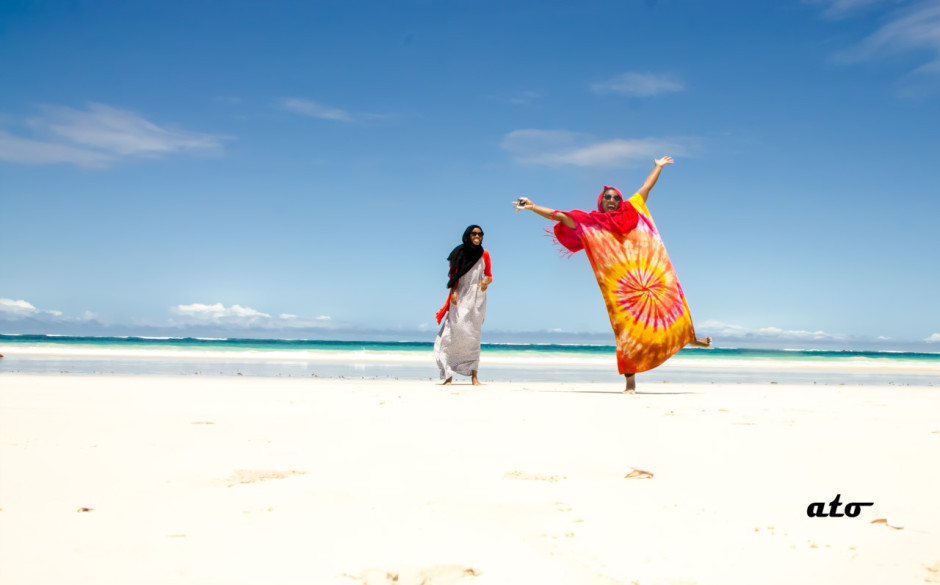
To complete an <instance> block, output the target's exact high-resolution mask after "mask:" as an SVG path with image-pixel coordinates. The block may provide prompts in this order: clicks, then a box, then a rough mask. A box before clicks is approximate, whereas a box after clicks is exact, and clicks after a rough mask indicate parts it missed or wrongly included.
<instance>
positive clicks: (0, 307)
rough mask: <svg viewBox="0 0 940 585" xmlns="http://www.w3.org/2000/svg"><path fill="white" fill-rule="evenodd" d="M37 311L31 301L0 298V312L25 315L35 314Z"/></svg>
mask: <svg viewBox="0 0 940 585" xmlns="http://www.w3.org/2000/svg"><path fill="white" fill-rule="evenodd" d="M38 312H39V309H37V308H36V307H34V306H33V304H32V303H28V302H26V301H23V300H20V301H14V300H13V299H4V298H0V313H5V314H7V315H15V316H19V317H27V316H29V315H35V314H36V313H38Z"/></svg>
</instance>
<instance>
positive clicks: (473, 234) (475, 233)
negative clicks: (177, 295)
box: [470, 232, 483, 238]
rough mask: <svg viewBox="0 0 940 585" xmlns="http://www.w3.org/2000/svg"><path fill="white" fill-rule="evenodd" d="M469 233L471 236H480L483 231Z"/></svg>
mask: <svg viewBox="0 0 940 585" xmlns="http://www.w3.org/2000/svg"><path fill="white" fill-rule="evenodd" d="M470 235H471V236H480V237H481V238H482V237H483V232H470Z"/></svg>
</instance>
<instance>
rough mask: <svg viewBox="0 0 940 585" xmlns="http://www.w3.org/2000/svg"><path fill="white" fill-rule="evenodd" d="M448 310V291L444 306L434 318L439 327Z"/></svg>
mask: <svg viewBox="0 0 940 585" xmlns="http://www.w3.org/2000/svg"><path fill="white" fill-rule="evenodd" d="M449 309H450V291H449V290H448V291H447V300H446V301H444V306H443V307H441V310H440V311H438V312H437V314H436V315H434V317H435V318H436V319H437V324H438V325H440V324H441V321H442V320H443V319H444V315H446V314H447V311H448V310H449Z"/></svg>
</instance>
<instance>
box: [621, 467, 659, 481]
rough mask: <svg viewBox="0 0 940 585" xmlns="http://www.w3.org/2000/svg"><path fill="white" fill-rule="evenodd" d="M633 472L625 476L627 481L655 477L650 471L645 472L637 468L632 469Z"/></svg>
mask: <svg viewBox="0 0 940 585" xmlns="http://www.w3.org/2000/svg"><path fill="white" fill-rule="evenodd" d="M631 469H632V470H633V471H631V472H630V473H628V474H626V475H625V476H623V477H624V478H625V479H650V478H652V477H653V474H652V473H650V472H649V471H643V470H642V469H637V468H636V467H631Z"/></svg>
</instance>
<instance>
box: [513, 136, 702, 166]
mask: <svg viewBox="0 0 940 585" xmlns="http://www.w3.org/2000/svg"><path fill="white" fill-rule="evenodd" d="M694 142H695V140H694V139H690V138H631V139H623V138H615V139H611V140H606V141H598V140H597V139H595V138H593V137H591V136H589V135H587V134H579V133H575V132H568V131H566V130H534V129H523V130H514V131H512V132H510V133H509V134H507V135H506V136H504V137H503V140H502V142H501V144H500V146H501V147H502V148H503V149H504V150H506V151H508V152H509V153H510V154H511V155H512V156H513V158H515V160H516V161H517V162H519V163H521V164H528V165H548V166H561V165H575V166H581V167H595V166H596V167H628V166H634V165H636V164H639V163H642V162H650V161H652V160H653V159H654V158H656V157H660V156H663V155H665V154H670V155H673V156H680V155H684V154H688V153H689V152H690V151H691V149H692V146H693V144H694Z"/></svg>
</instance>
